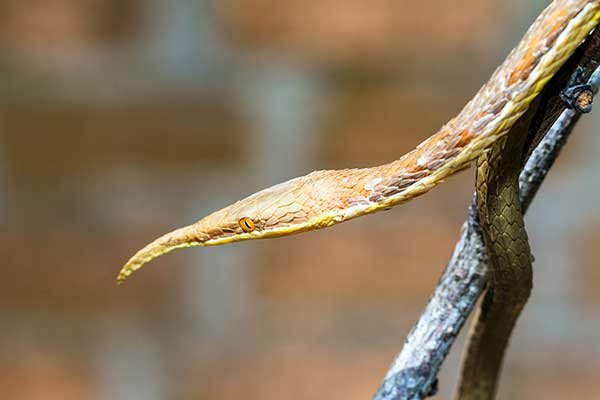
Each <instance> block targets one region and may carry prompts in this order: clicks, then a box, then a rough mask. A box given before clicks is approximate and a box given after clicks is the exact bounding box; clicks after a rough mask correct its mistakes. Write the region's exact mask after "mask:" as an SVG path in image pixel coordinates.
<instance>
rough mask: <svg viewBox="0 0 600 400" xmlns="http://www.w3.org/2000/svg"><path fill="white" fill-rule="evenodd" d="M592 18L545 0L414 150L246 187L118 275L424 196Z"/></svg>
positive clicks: (588, 9)
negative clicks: (377, 162) (247, 192)
mask: <svg viewBox="0 0 600 400" xmlns="http://www.w3.org/2000/svg"><path fill="white" fill-rule="evenodd" d="M599 18H600V0H555V1H554V2H552V4H551V5H549V6H548V7H547V8H546V9H545V10H544V11H543V12H542V14H541V15H540V16H539V17H538V18H537V19H536V21H535V22H534V23H533V25H532V26H531V27H530V28H529V30H528V31H527V33H526V34H525V36H524V37H523V39H522V40H521V42H520V43H519V45H518V46H517V47H516V48H515V49H514V50H513V51H512V52H511V53H510V54H509V55H508V57H507V59H506V60H505V61H504V62H503V63H502V65H500V67H498V69H497V70H496V71H495V72H494V74H493V75H492V77H491V78H490V80H489V81H488V82H487V83H486V84H485V85H484V86H483V87H482V88H481V89H480V90H479V92H478V93H477V94H476V95H475V97H474V98H473V99H472V100H471V101H469V103H467V105H466V106H465V107H464V108H463V110H462V111H461V112H460V113H459V115H458V116H456V117H455V118H454V119H452V120H451V121H450V122H448V123H447V124H446V125H444V126H443V127H442V128H441V129H440V131H438V132H437V133H436V134H434V135H433V136H431V137H430V138H428V139H427V140H425V141H424V142H423V143H421V144H420V145H419V146H418V147H417V148H416V149H415V150H413V151H411V152H410V153H408V154H406V155H404V156H403V157H401V158H400V159H398V160H396V161H393V162H391V163H389V164H385V165H381V166H376V167H372V168H361V169H345V170H329V171H316V172H313V173H311V174H309V175H306V176H303V177H300V178H295V179H292V180H290V181H287V182H284V183H282V184H279V185H276V186H273V187H271V188H268V189H265V190H262V191H260V192H258V193H255V194H253V195H251V196H249V197H247V198H246V199H243V200H240V201H238V202H236V203H234V204H232V205H231V206H229V207H226V208H224V209H222V210H219V211H217V212H215V213H213V214H211V215H209V216H207V217H205V218H203V219H201V220H200V221H198V222H196V223H195V224H193V225H190V226H188V227H185V228H181V229H178V230H176V231H173V232H171V233H169V234H167V235H164V236H162V237H161V238H159V239H157V240H156V241H154V242H152V243H150V244H149V245H148V246H146V247H145V248H143V249H142V250H140V251H139V252H138V253H136V254H135V255H134V256H133V257H132V258H131V259H130V260H129V261H128V262H127V264H125V266H124V267H123V268H122V270H121V271H120V273H119V276H118V280H119V281H123V280H125V279H126V278H127V277H128V276H129V275H131V274H132V273H133V272H134V271H136V270H137V269H139V268H141V267H142V266H143V265H144V264H146V263H148V262H150V261H151V260H153V259H154V258H156V257H158V256H160V255H162V254H165V253H167V252H169V251H171V250H174V249H176V248H181V247H189V246H211V245H220V244H225V243H231V242H236V241H241V240H250V239H263V238H268V237H274V236H283V235H289V234H293V233H299V232H304V231H309V230H314V229H319V228H324V227H328V226H331V225H334V224H337V223H340V222H343V221H346V220H348V219H352V218H356V217H359V216H362V215H366V214H369V213H372V212H375V211H379V210H382V209H387V208H389V207H392V206H394V205H397V204H401V203H403V202H406V201H409V200H411V199H413V198H415V197H417V196H419V195H421V194H424V193H426V192H427V191H429V190H430V189H432V188H433V187H434V186H436V185H437V184H439V183H440V182H442V181H443V180H444V179H445V178H446V177H448V176H450V175H452V174H454V173H456V172H457V171H459V170H462V169H464V168H465V167H466V166H468V165H469V163H471V162H472V161H473V160H474V159H476V158H477V157H479V156H480V155H481V154H482V153H483V152H484V151H485V150H486V149H489V148H490V147H491V146H492V145H493V144H494V143H495V142H496V141H497V140H498V139H499V138H501V137H503V136H505V135H506V133H507V132H508V131H509V130H510V129H511V127H512V126H513V125H514V123H515V121H517V120H518V119H519V118H520V117H521V116H522V115H523V114H524V113H525V112H526V111H527V109H528V107H529V105H530V104H531V102H532V101H533V100H534V99H535V98H536V97H537V96H538V94H539V93H540V92H541V91H542V90H543V88H544V86H545V85H546V83H547V82H548V81H549V80H550V79H551V78H552V77H553V76H554V75H555V74H556V72H557V71H558V70H559V69H560V67H561V66H562V65H563V64H564V63H565V61H566V60H567V59H568V58H569V57H570V56H571V55H572V54H573V52H574V51H575V49H576V48H577V47H578V45H579V44H580V43H581V42H582V41H583V39H584V38H585V37H586V36H587V35H588V34H589V33H590V32H591V31H592V30H593V29H594V28H595V27H596V25H597V24H598V20H599ZM240 221H251V224H250V223H248V224H249V225H248V226H250V227H251V229H250V228H248V226H246V227H244V226H241V225H240Z"/></svg>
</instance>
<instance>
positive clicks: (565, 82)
mask: <svg viewBox="0 0 600 400" xmlns="http://www.w3.org/2000/svg"><path fill="white" fill-rule="evenodd" d="M599 64H600V29H597V30H596V31H595V32H594V33H593V34H592V35H591V36H590V37H589V38H588V39H587V40H586V41H585V42H584V44H582V46H580V49H579V50H578V51H577V52H576V53H575V54H574V55H573V56H572V57H571V59H569V61H568V62H567V64H566V65H565V66H564V67H563V68H562V69H561V71H560V72H559V73H558V74H557V76H556V77H555V78H554V79H553V80H552V81H551V82H549V83H548V85H547V87H546V89H545V90H544V92H543V93H542V94H541V96H543V98H542V101H541V105H540V108H539V109H538V111H537V113H536V116H535V119H534V121H535V122H534V123H532V131H531V132H530V137H531V145H530V148H531V149H533V148H535V151H533V153H532V154H531V156H530V157H529V160H528V161H527V164H526V165H525V167H524V168H523V171H522V173H521V176H520V196H521V204H522V208H523V212H525V211H526V210H527V208H528V207H529V205H530V204H531V201H532V200H533V198H534V197H535V194H536V193H537V191H538V189H539V187H540V185H541V184H542V182H543V181H544V179H545V177H546V175H547V174H548V172H549V170H550V168H551V167H552V165H553V164H554V161H555V160H556V158H557V157H558V155H559V153H560V151H561V149H562V147H563V146H564V145H565V143H566V141H567V139H568V137H569V135H570V134H571V132H572V130H573V128H574V126H575V125H576V123H577V122H578V120H579V117H580V114H579V113H578V112H577V111H575V110H573V109H569V108H567V105H566V104H565V102H563V101H562V100H560V94H561V92H562V91H563V90H565V89H566V88H568V87H569V85H570V82H569V81H570V78H571V77H572V76H573V74H575V71H577V70H578V69H581V71H583V75H582V78H583V79H584V81H585V80H587V81H588V83H589V84H590V85H592V87H593V88H594V92H596V91H597V90H598V85H600V68H598V65H599ZM594 71H595V72H594ZM592 72H594V73H593V75H592ZM588 79H589V80H588ZM544 134H545V136H544ZM542 137H543V139H542ZM540 140H541V142H540ZM538 142H539V143H540V144H539V145H538V146H537V147H536V144H537V143H538ZM475 204H476V203H475V201H473V203H472V204H471V206H470V207H469V215H468V219H467V221H466V222H465V224H464V226H463V230H462V233H461V237H460V239H459V241H458V243H457V245H456V247H455V249H454V253H453V254H452V257H451V259H450V261H449V263H448V265H447V266H446V269H445V271H444V273H443V274H442V276H441V278H440V281H439V283H438V285H437V287H436V289H435V291H434V293H433V295H432V296H431V298H430V300H429V303H428V304H427V307H426V308H425V311H424V312H423V314H422V315H421V317H420V319H419V320H418V321H417V323H416V325H415V326H414V327H413V329H412V330H411V332H410V333H409V335H408V337H407V339H406V342H405V344H404V347H403V349H402V351H401V352H400V353H399V354H398V356H397V357H396V360H395V361H394V362H393V364H392V366H391V367H390V369H389V371H388V372H387V374H386V377H385V379H384V382H383V384H382V385H381V387H380V388H379V390H378V392H377V393H376V394H375V397H374V398H375V400H401V399H402V400H404V399H407V400H408V399H411V400H418V399H424V398H426V397H429V396H433V395H434V394H435V393H436V392H437V375H438V372H439V370H440V367H441V365H442V363H443V361H444V360H445V358H446V356H447V354H448V352H449V351H450V348H451V346H452V344H453V343H454V341H455V339H456V337H457V336H458V334H459V332H460V330H461V328H462V327H463V325H464V323H465V321H466V320H467V318H468V316H469V314H470V313H471V311H472V310H473V308H474V306H475V304H476V302H477V299H478V298H479V296H480V295H481V293H482V292H483V291H484V289H485V285H486V277H487V270H488V267H487V253H486V249H485V245H484V241H483V237H482V235H481V230H480V227H479V216H478V212H477V207H476V205H475Z"/></svg>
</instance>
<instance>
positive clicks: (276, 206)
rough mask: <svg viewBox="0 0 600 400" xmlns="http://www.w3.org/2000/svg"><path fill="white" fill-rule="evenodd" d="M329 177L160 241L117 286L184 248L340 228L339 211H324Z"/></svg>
mask: <svg viewBox="0 0 600 400" xmlns="http://www.w3.org/2000/svg"><path fill="white" fill-rule="evenodd" d="M327 172H328V171H319V172H313V173H312V174H309V175H307V176H304V177H300V178H296V179H292V180H289V181H287V182H284V183H281V184H279V185H275V186H273V187H270V188H268V189H265V190H263V191H260V192H258V193H255V194H253V195H251V196H249V197H247V198H245V199H243V200H240V201H238V202H236V203H234V204H232V205H230V206H228V207H225V208H223V209H221V210H219V211H216V212H214V213H212V214H210V215H208V216H206V217H205V218H203V219H201V220H199V221H198V222H196V223H194V224H192V225H189V226H186V227H183V228H180V229H177V230H174V231H172V232H170V233H167V234H166V235H164V236H161V237H159V238H158V239H156V240H155V241H153V242H152V243H150V244H148V245H147V246H146V247H144V248H143V249H141V250H140V251H138V252H137V253H136V254H135V255H134V256H133V257H131V259H130V260H129V261H128V262H127V264H125V266H124V267H123V268H122V269H121V271H120V272H119V275H118V277H117V281H118V282H119V283H121V282H123V281H124V280H125V279H126V278H127V277H129V276H130V275H131V274H132V273H133V272H135V271H136V270H138V269H140V268H141V267H142V266H144V265H145V264H147V263H148V262H150V261H152V260H154V259H155V258H157V257H159V256H161V255H163V254H166V253H169V252H171V251H173V250H175V249H178V248H183V247H192V246H216V245H221V244H226V243H232V242H239V241H242V240H252V239H264V238H269V237H276V236H284V235H290V234H293V233H298V232H302V231H306V230H312V229H317V228H320V227H325V226H329V225H331V224H333V223H335V222H340V221H339V220H340V218H339V216H337V215H338V212H336V211H335V209H336V207H333V208H328V209H326V210H324V209H323V207H322V206H323V203H324V201H325V200H324V199H323V197H322V196H321V195H322V194H323V193H322V192H323V190H322V189H321V187H322V186H323V185H322V184H323V180H324V179H325V180H327V179H328V178H329V176H328V175H329V174H327ZM330 197H331V194H330ZM334 197H335V196H334ZM328 204H329V206H330V207H331V203H330V202H328ZM336 216H337V218H336Z"/></svg>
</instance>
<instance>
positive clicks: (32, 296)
mask: <svg viewBox="0 0 600 400" xmlns="http://www.w3.org/2000/svg"><path fill="white" fill-rule="evenodd" d="M545 3H546V2H545V1H543V0H540V1H534V2H520V1H516V0H514V1H513V0H511V1H500V0H486V1H481V0H461V1H455V2H443V1H437V0H436V1H432V2H414V1H408V0H400V1H398V0H395V1H391V0H376V1H367V0H345V1H331V0H323V1H320V2H312V1H307V0H290V1H286V2H281V1H272V0H243V1H241V0H238V1H231V0H214V1H209V0H172V1H170V2H163V1H159V0H109V1H107V0H104V1H98V0H57V1H53V2H46V1H41V0H37V1H29V2H22V1H16V0H5V1H3V2H1V3H0V102H1V108H0V260H1V262H0V272H1V273H2V276H3V277H4V279H3V280H2V284H1V289H0V318H1V326H2V329H1V330H0V388H1V391H2V393H3V396H4V397H5V398H7V399H17V398H18V399H23V400H29V399H39V398H45V399H63V400H64V399H127V400H131V399H184V398H185V399H237V398H246V399H279V398H286V399H316V398H323V397H324V396H325V397H327V398H330V399H345V400H347V399H366V398H370V396H371V395H372V394H373V393H374V392H375V390H376V389H377V387H378V385H379V383H380V381H381V379H382V377H383V376H384V373H385V371H386V369H387V367H388V365H389V364H390V363H391V361H392V359H393V357H394V355H395V354H396V352H397V351H398V350H399V349H400V347H401V345H402V343H403V338H404V337H405V335H406V334H407V332H408V330H409V329H410V328H411V326H412V324H413V322H414V321H415V320H416V318H417V317H418V316H419V314H420V312H421V310H422V309H423V307H424V305H425V303H426V301H427V299H428V296H429V293H430V292H431V290H432V289H433V287H434V286H435V284H436V282H437V278H438V276H439V275H440V273H441V271H442V267H443V266H444V265H445V263H446V261H447V259H448V257H449V255H450V253H451V251H452V249H453V245H454V242H455V240H456V239H457V237H458V230H459V228H460V226H461V223H462V221H463V220H464V218H465V216H466V207H467V204H468V203H469V201H470V197H471V192H472V190H473V172H472V171H471V172H466V173H462V174H460V175H459V176H457V177H453V178H452V179H450V180H449V181H448V182H447V183H446V184H445V185H442V186H441V187H440V188H438V189H436V190H434V191H433V192H432V193H430V194H429V195H427V196H425V197H423V198H420V199H419V200H418V201H415V202H414V203H409V204H406V205H404V206H402V207H398V208H396V209H394V210H393V211H389V212H387V213H382V214H377V215H374V216H371V217H369V218H365V219H359V220H356V221H353V222H350V223H347V224H344V225H342V226H339V227H336V228H333V229H330V230H325V231H319V232H313V233H310V234H306V235H300V236H294V237H289V238H282V239H274V240H269V241H259V242H250V243H241V244H236V245H231V246H225V247H221V248H206V249H195V250H186V251H181V252H176V253H174V254H173V255H169V256H168V257H165V258H163V259H160V260H159V261H157V262H156V263H154V264H152V265H151V266H149V267H147V269H145V270H144V271H143V272H142V273H140V274H139V275H137V276H135V279H132V280H131V281H130V282H128V283H127V284H126V285H125V286H122V287H117V286H116V285H115V283H114V278H115V275H116V273H117V271H118V270H119V268H120V266H121V265H122V264H123V262H124V261H126V260H127V258H128V257H129V256H130V255H131V254H132V253H133V252H134V251H135V250H137V249H138V248H139V247H140V246H142V245H143V244H145V243H146V242H148V241H149V240H151V239H154V238H155V237H157V236H158V235H159V234H162V233H163V232H166V231H167V230H170V229H172V228H174V227H178V226H181V225H184V224H188V223H190V222H192V221H195V220H196V219H198V218H200V217H201V216H203V215H205V214H206V213H207V212H210V211H212V210H214V209H216V208H219V207H221V206H224V205H226V204H229V203H231V202H232V201H234V200H237V199H239V198H241V197H243V196H244V195H246V194H248V193H252V192H254V191H256V190H258V189H261V188H264V187H267V186H270V185H272V184H274V183H277V182H279V181H282V180H285V179H288V178H291V177H294V176H298V175H302V174H305V173H307V172H309V171H311V170H314V169H321V168H340V167H348V166H363V165H374V164H380V163H383V162H387V161H390V160H392V159H395V158H397V157H398V156H399V155H401V154H403V153H405V152H407V151H409V150H411V149H412V148H413V147H414V146H415V145H416V144H418V143H419V142H420V141H422V140H423V139H424V138H426V137H427V136H428V135H429V134H431V133H432V132H434V131H436V130H437V128H438V127H439V126H440V125H441V124H442V123H444V122H445V121H447V120H448V119H449V118H450V117H451V116H453V115H454V114H455V113H456V112H457V111H458V110H460V108H461V107H462V105H463V104H464V103H465V102H466V101H467V100H468V99H469V98H470V97H471V96H472V95H473V93H475V91H476V90H477V89H478V88H479V86H480V85H481V84H482V82H483V81H485V79H487V77H488V76H489V75H490V73H491V71H492V70H493V69H494V68H495V66H496V65H497V64H499V62H500V61H501V60H502V59H503V57H504V55H505V54H506V53H507V52H508V50H509V49H510V48H511V47H512V46H513V45H514V44H515V43H516V41H517V40H518V39H519V38H520V36H521V35H522V33H523V32H524V30H525V29H526V27H527V26H528V25H529V24H530V22H531V21H532V19H533V18H534V17H535V15H537V13H538V12H539V11H540V10H541V9H542V8H543V6H544V5H545ZM598 126H600V114H598V113H597V112H596V113H595V114H593V115H592V116H591V117H586V118H585V119H584V121H583V122H582V123H581V124H580V126H579V127H578V131H577V133H576V134H575V137H574V139H573V140H572V142H571V143H570V144H569V146H568V149H567V151H566V152H565V154H564V156H563V157H562V158H561V160H560V163H559V165H558V166H557V167H556V168H555V169H554V170H553V172H552V175H551V176H550V178H549V180H548V182H547V184H546V185H545V186H544V188H543V190H542V191H541V193H540V194H539V196H538V200H537V201H536V203H535V205H534V207H533V208H532V210H531V212H530V214H529V215H528V217H527V222H528V228H529V232H530V236H531V241H532V247H533V249H534V252H535V256H536V263H535V288H534V294H533V298H532V299H531V302H530V304H529V305H528V307H527V309H526V311H525V313H524V315H523V317H522V318H521V320H520V322H519V324H518V329H517V332H516V334H515V336H514V339H513V341H512V346H511V348H510V351H509V354H508V358H507V360H506V364H505V365H506V368H505V372H504V375H503V381H502V386H501V390H500V398H509V399H531V398H533V397H534V396H535V397H538V398H543V399H564V398H566V397H567V396H570V397H573V398H579V399H598V398H600V383H599V382H600V379H599V377H600V375H599V374H598V370H599V367H600V347H598V345H597V341H598V338H599V336H598V332H599V331H600V313H599V312H598V305H599V304H600V295H599V293H600V285H599V282H600V281H599V279H598V278H599V277H600V275H599V273H598V257H597V256H598V251H597V248H596V246H597V245H598V243H600V217H598V216H599V215H600V206H599V205H598V204H600V201H599V200H600V189H599V188H600V174H599V173H598V171H599V169H600V163H598V161H597V154H599V152H600V137H599V136H598V135H597V133H598ZM461 346H462V343H459V344H458V345H457V346H456V348H455V349H454V351H453V352H452V354H451V357H450V359H449V361H448V362H447V363H446V365H445V367H444V369H443V373H442V376H441V383H440V387H441V391H440V394H439V396H438V397H439V398H444V399H445V398H451V393H452V389H453V386H454V380H455V377H456V374H457V368H458V362H459V359H460V348H461Z"/></svg>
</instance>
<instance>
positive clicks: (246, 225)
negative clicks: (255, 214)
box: [238, 217, 256, 233]
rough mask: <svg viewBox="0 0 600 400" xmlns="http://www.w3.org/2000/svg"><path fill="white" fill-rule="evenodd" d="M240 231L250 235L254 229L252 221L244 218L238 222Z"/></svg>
mask: <svg viewBox="0 0 600 400" xmlns="http://www.w3.org/2000/svg"><path fill="white" fill-rule="evenodd" d="M238 223H239V224H240V227H241V228H242V230H243V231H244V232H246V233H250V232H252V231H254V230H255V229H256V225H254V221H252V220H251V219H250V218H248V217H244V218H242V219H240V220H239V221H238Z"/></svg>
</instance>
